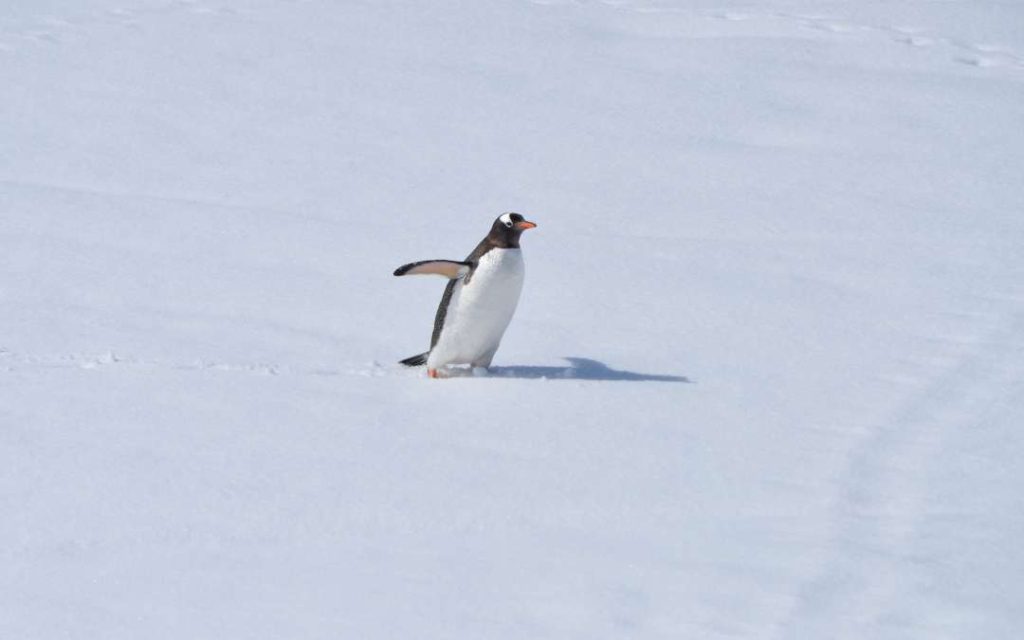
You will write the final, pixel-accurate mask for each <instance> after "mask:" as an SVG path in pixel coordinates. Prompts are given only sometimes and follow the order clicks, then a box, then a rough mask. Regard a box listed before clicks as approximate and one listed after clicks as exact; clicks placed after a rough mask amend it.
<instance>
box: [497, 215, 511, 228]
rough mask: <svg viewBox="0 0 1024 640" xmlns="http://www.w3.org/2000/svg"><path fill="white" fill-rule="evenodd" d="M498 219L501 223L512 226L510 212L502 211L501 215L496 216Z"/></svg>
mask: <svg viewBox="0 0 1024 640" xmlns="http://www.w3.org/2000/svg"><path fill="white" fill-rule="evenodd" d="M498 220H501V222H502V224H504V225H505V226H506V227H511V226H512V214H511V213H503V214H501V217H500V218H498Z"/></svg>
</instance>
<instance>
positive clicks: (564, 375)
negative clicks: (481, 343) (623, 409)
mask: <svg viewBox="0 0 1024 640" xmlns="http://www.w3.org/2000/svg"><path fill="white" fill-rule="evenodd" d="M565 360H567V361H568V362H569V366H567V367H538V366H530V365H512V366H507V367H491V369H490V372H489V373H490V376H491V377H495V378H521V379H525V380H543V379H547V380H606V381H615V382H684V383H693V380H690V379H689V378H687V377H686V376H674V375H667V374H660V373H638V372H636V371H625V370H622V369H612V368H611V367H609V366H608V365H606V364H605V363H603V362H598V361H597V360H593V359H591V358H569V357H566V358H565Z"/></svg>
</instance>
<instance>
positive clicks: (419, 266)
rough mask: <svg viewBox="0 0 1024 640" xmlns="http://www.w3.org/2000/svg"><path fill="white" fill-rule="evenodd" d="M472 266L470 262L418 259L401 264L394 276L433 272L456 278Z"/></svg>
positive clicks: (464, 273)
mask: <svg viewBox="0 0 1024 640" xmlns="http://www.w3.org/2000/svg"><path fill="white" fill-rule="evenodd" d="M472 268H473V263H472V262H456V261H455V260H420V261H419V262H410V263H409V264H403V265H402V266H400V267H398V268H397V269H395V275H396V276H419V275H427V274H434V275H439V276H444V277H446V278H449V279H451V280H457V279H459V278H461V277H463V276H465V275H466V274H467V273H469V270H470V269H472Z"/></svg>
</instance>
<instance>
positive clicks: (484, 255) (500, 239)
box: [395, 212, 537, 378]
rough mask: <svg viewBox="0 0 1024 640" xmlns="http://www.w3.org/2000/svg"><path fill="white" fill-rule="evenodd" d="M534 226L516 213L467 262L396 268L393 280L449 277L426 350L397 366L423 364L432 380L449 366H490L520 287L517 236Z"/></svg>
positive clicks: (431, 262) (503, 216)
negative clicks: (432, 276) (406, 277)
mask: <svg viewBox="0 0 1024 640" xmlns="http://www.w3.org/2000/svg"><path fill="white" fill-rule="evenodd" d="M536 226H537V225H536V224H534V223H533V222H530V221H529V220H526V219H525V218H523V216H521V215H519V214H518V213H511V212H510V213H503V214H501V215H500V216H498V217H497V218H496V219H495V220H494V223H493V224H492V225H491V230H490V231H489V232H488V233H487V236H485V237H484V239H483V240H481V241H480V244H478V245H477V246H476V248H475V249H473V251H472V253H470V254H469V256H467V257H466V259H465V260H462V261H456V260H421V261H419V262H410V263H409V264H405V265H402V266H401V267H398V268H397V269H395V275H396V276H407V275H425V274H434V275H440V276H444V277H446V278H448V286H446V287H445V289H444V295H442V296H441V304H439V305H438V307H437V314H436V315H435V316H434V332H433V334H432V335H431V337H430V350H429V351H426V352H424V353H420V354H418V355H415V356H411V357H409V358H406V359H405V360H400V361H399V362H400V364H404V365H406V366H407V367H418V366H421V365H424V364H425V365H427V375H429V376H430V377H431V378H438V377H440V374H439V373H438V371H439V370H440V369H441V367H444V366H446V365H450V364H469V365H470V366H472V367H473V368H477V367H483V368H487V367H489V366H491V360H492V359H493V358H494V353H495V352H496V351H497V350H498V345H499V344H501V338H502V336H503V335H504V334H505V329H507V328H508V324H509V322H511V320H512V314H514V313H515V310H516V305H517V304H518V303H519V294H520V292H521V291H522V289H523V276H524V273H525V271H524V267H523V252H522V249H520V248H519V236H521V235H522V233H523V232H524V231H526V230H527V229H533V228H534V227H536Z"/></svg>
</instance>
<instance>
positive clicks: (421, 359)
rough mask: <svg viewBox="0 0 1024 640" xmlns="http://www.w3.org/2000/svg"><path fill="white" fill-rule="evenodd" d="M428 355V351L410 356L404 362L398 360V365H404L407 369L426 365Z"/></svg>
mask: <svg viewBox="0 0 1024 640" xmlns="http://www.w3.org/2000/svg"><path fill="white" fill-rule="evenodd" d="M429 355H430V352H429V351H427V352H426V353H420V354H417V355H414V356H410V357H408V358H406V359H405V360H399V361H398V364H404V365H405V366H407V367H420V366H423V365H425V364H427V356H429Z"/></svg>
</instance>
